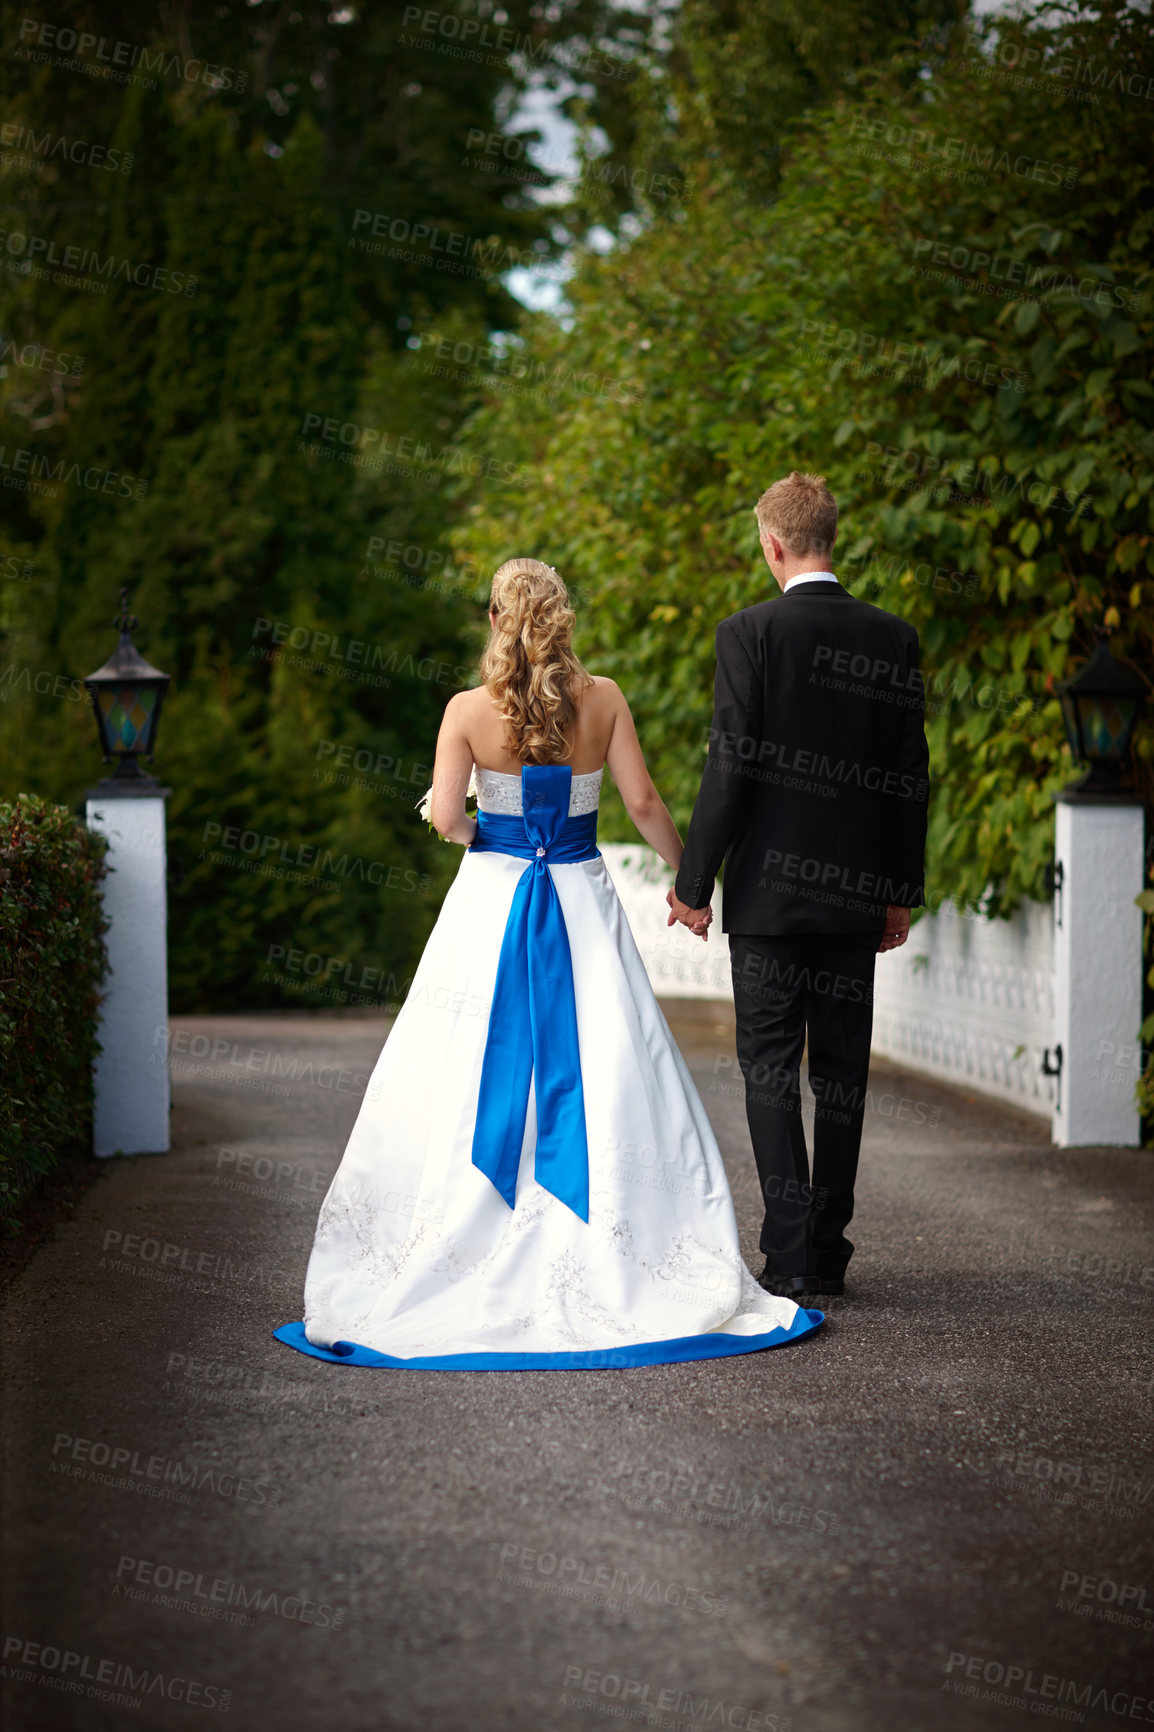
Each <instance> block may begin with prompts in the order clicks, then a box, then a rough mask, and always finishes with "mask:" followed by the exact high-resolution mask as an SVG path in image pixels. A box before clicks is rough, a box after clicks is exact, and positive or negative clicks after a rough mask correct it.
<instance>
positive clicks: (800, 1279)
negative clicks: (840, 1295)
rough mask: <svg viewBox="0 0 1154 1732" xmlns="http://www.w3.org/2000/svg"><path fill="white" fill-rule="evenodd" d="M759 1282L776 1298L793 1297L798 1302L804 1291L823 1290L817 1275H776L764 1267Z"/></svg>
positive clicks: (758, 1278)
mask: <svg viewBox="0 0 1154 1732" xmlns="http://www.w3.org/2000/svg"><path fill="white" fill-rule="evenodd" d="M757 1284H758V1286H759V1287H763V1288H764V1289H765V1291H766V1292H767V1293H772V1294H773V1295H774V1297H775V1298H776V1299H792V1300H793V1301H794V1303H795V1304H796V1303H797V1300H798V1297H799V1296H800V1295H801V1294H802V1293H817V1292H820V1291H821V1283H820V1281H819V1279H818V1277H817V1276H816V1275H774V1274H773V1273H772V1272H771V1271H770V1270H769V1269H763V1270H762V1272H761V1274H760V1275H759V1276H758V1277H757Z"/></svg>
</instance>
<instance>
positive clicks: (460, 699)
mask: <svg viewBox="0 0 1154 1732" xmlns="http://www.w3.org/2000/svg"><path fill="white" fill-rule="evenodd" d="M487 696H488V694H487V692H486V691H485V688H484V686H470V687H469V689H468V691H464V692H454V693H453V695H452V697H451V698H450V699H449V701H448V703H447V704H446V705H445V713H444V716H443V721H445V722H447V723H448V724H449V725H450V727H464V726H465V725H466V724H467V723H468V721H469V718H470V717H471V716H474V715H476V714H478V713H479V710H480V702H479V700H484V698H486V697H487Z"/></svg>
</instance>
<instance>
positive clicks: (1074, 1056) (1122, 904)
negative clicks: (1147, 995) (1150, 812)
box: [1050, 794, 1145, 1148]
mask: <svg viewBox="0 0 1154 1732" xmlns="http://www.w3.org/2000/svg"><path fill="white" fill-rule="evenodd" d="M1144 819H1145V814H1144V812H1143V809H1142V807H1141V806H1138V805H1133V804H1129V803H1127V802H1124V801H1121V800H1108V799H1107V800H1102V801H1095V800H1093V799H1091V798H1088V797H1086V796H1081V797H1079V796H1078V795H1077V794H1074V795H1073V796H1067V795H1063V794H1059V795H1058V797H1057V838H1056V868H1055V872H1056V877H1057V879H1058V883H1057V886H1056V890H1055V900H1054V1011H1055V1017H1054V1043H1055V1044H1054V1047H1053V1048H1051V1051H1050V1059H1051V1063H1053V1062H1054V1060H1055V1059H1056V1057H1057V1050H1056V1049H1057V1048H1058V1047H1059V1046H1060V1047H1061V1074H1060V1076H1059V1077H1058V1104H1057V1105H1056V1107H1055V1110H1054V1116H1053V1127H1052V1134H1053V1139H1054V1142H1055V1143H1057V1144H1058V1145H1059V1146H1060V1147H1061V1148H1071V1147H1075V1146H1083V1145H1086V1144H1094V1143H1104V1144H1113V1145H1120V1146H1121V1147H1123V1148H1137V1147H1138V1145H1139V1143H1140V1141H1141V1137H1140V1126H1139V1117H1138V1109H1137V1107H1136V1106H1135V1104H1134V1084H1135V1082H1136V1081H1137V1079H1138V1074H1139V1069H1140V1064H1141V1058H1140V1046H1139V1040H1138V1030H1139V1027H1140V1025H1141V1022H1142V913H1141V910H1140V909H1138V908H1137V907H1135V904H1134V898H1135V897H1136V896H1137V895H1138V893H1139V891H1140V890H1141V889H1142V888H1143V866H1144Z"/></svg>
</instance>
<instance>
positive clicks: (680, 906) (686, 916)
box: [665, 890, 713, 944]
mask: <svg viewBox="0 0 1154 1732" xmlns="http://www.w3.org/2000/svg"><path fill="white" fill-rule="evenodd" d="M665 900H666V902H667V903H668V904H669V919H668V920H667V921H666V925H667V926H676V925H677V924H678V923H679V922H680V924H681V925H682V926H688V928H689V930H690V932H692V933H694V934H695V935H696V936H697V937H698V938H700V939H701V940H702V941H703V942H704V943H706V944H708V942H709V928H710V927H711V926H712V925H713V910H712V908H690V907H689V905H688V903H685V902H679V901H678V899H677V896H676V894H675V892H674V891H672V890H670V891H668V892H667V894H666V897H665Z"/></svg>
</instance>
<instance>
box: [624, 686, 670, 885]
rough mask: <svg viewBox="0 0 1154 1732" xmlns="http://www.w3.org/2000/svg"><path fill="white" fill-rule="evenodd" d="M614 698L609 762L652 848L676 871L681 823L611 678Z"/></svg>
mask: <svg viewBox="0 0 1154 1732" xmlns="http://www.w3.org/2000/svg"><path fill="white" fill-rule="evenodd" d="M606 684H607V685H609V686H611V687H612V697H613V700H614V717H613V732H612V733H611V734H610V736H609V749H608V751H607V752H606V754H605V762H606V763H607V764H608V766H609V774H610V775H611V776H612V777H613V780H614V781H615V782H616V784H617V789H618V792H619V793H620V795H621V798H622V800H623V801H624V803H625V810H626V811H627V812H628V814H629V816H630V818H631V819H632V820H633V822H634V823H635V824H636V826H637V828H638V829H639V830H640V832H641V834H642V835H643V836H644V838H645V840H646V841H647V842H648V843H649V846H650V847H651V848H655V849H656V850H657V852H658V853H659V854H660V856H661V858H662V859H663V860H664V861H665V864H666V865H667V866H672V868H673V870H674V871H675V872H676V871H677V868H678V867H679V866H680V865H681V851H682V842H681V837H680V836H679V835H678V834H677V825H676V824H675V823H674V822H673V819H672V818H671V817H670V816H669V813H668V812H667V811H666V809H665V802H664V800H662V798H661V795H660V794H659V793H658V792H657V789H656V788H655V787H654V786H653V778H652V777H651V776H650V774H649V771H648V770H647V769H646V767H645V755H644V753H643V752H642V750H641V742H640V740H639V739H638V738H637V729H636V728H635V727H634V725H633V717H632V715H631V714H630V710H629V705H628V704H627V703H626V701H625V694H624V692H622V691H621V690H620V688H619V687H618V686H616V685H614V684H613V682H612V681H611V680H609V681H606Z"/></svg>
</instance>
